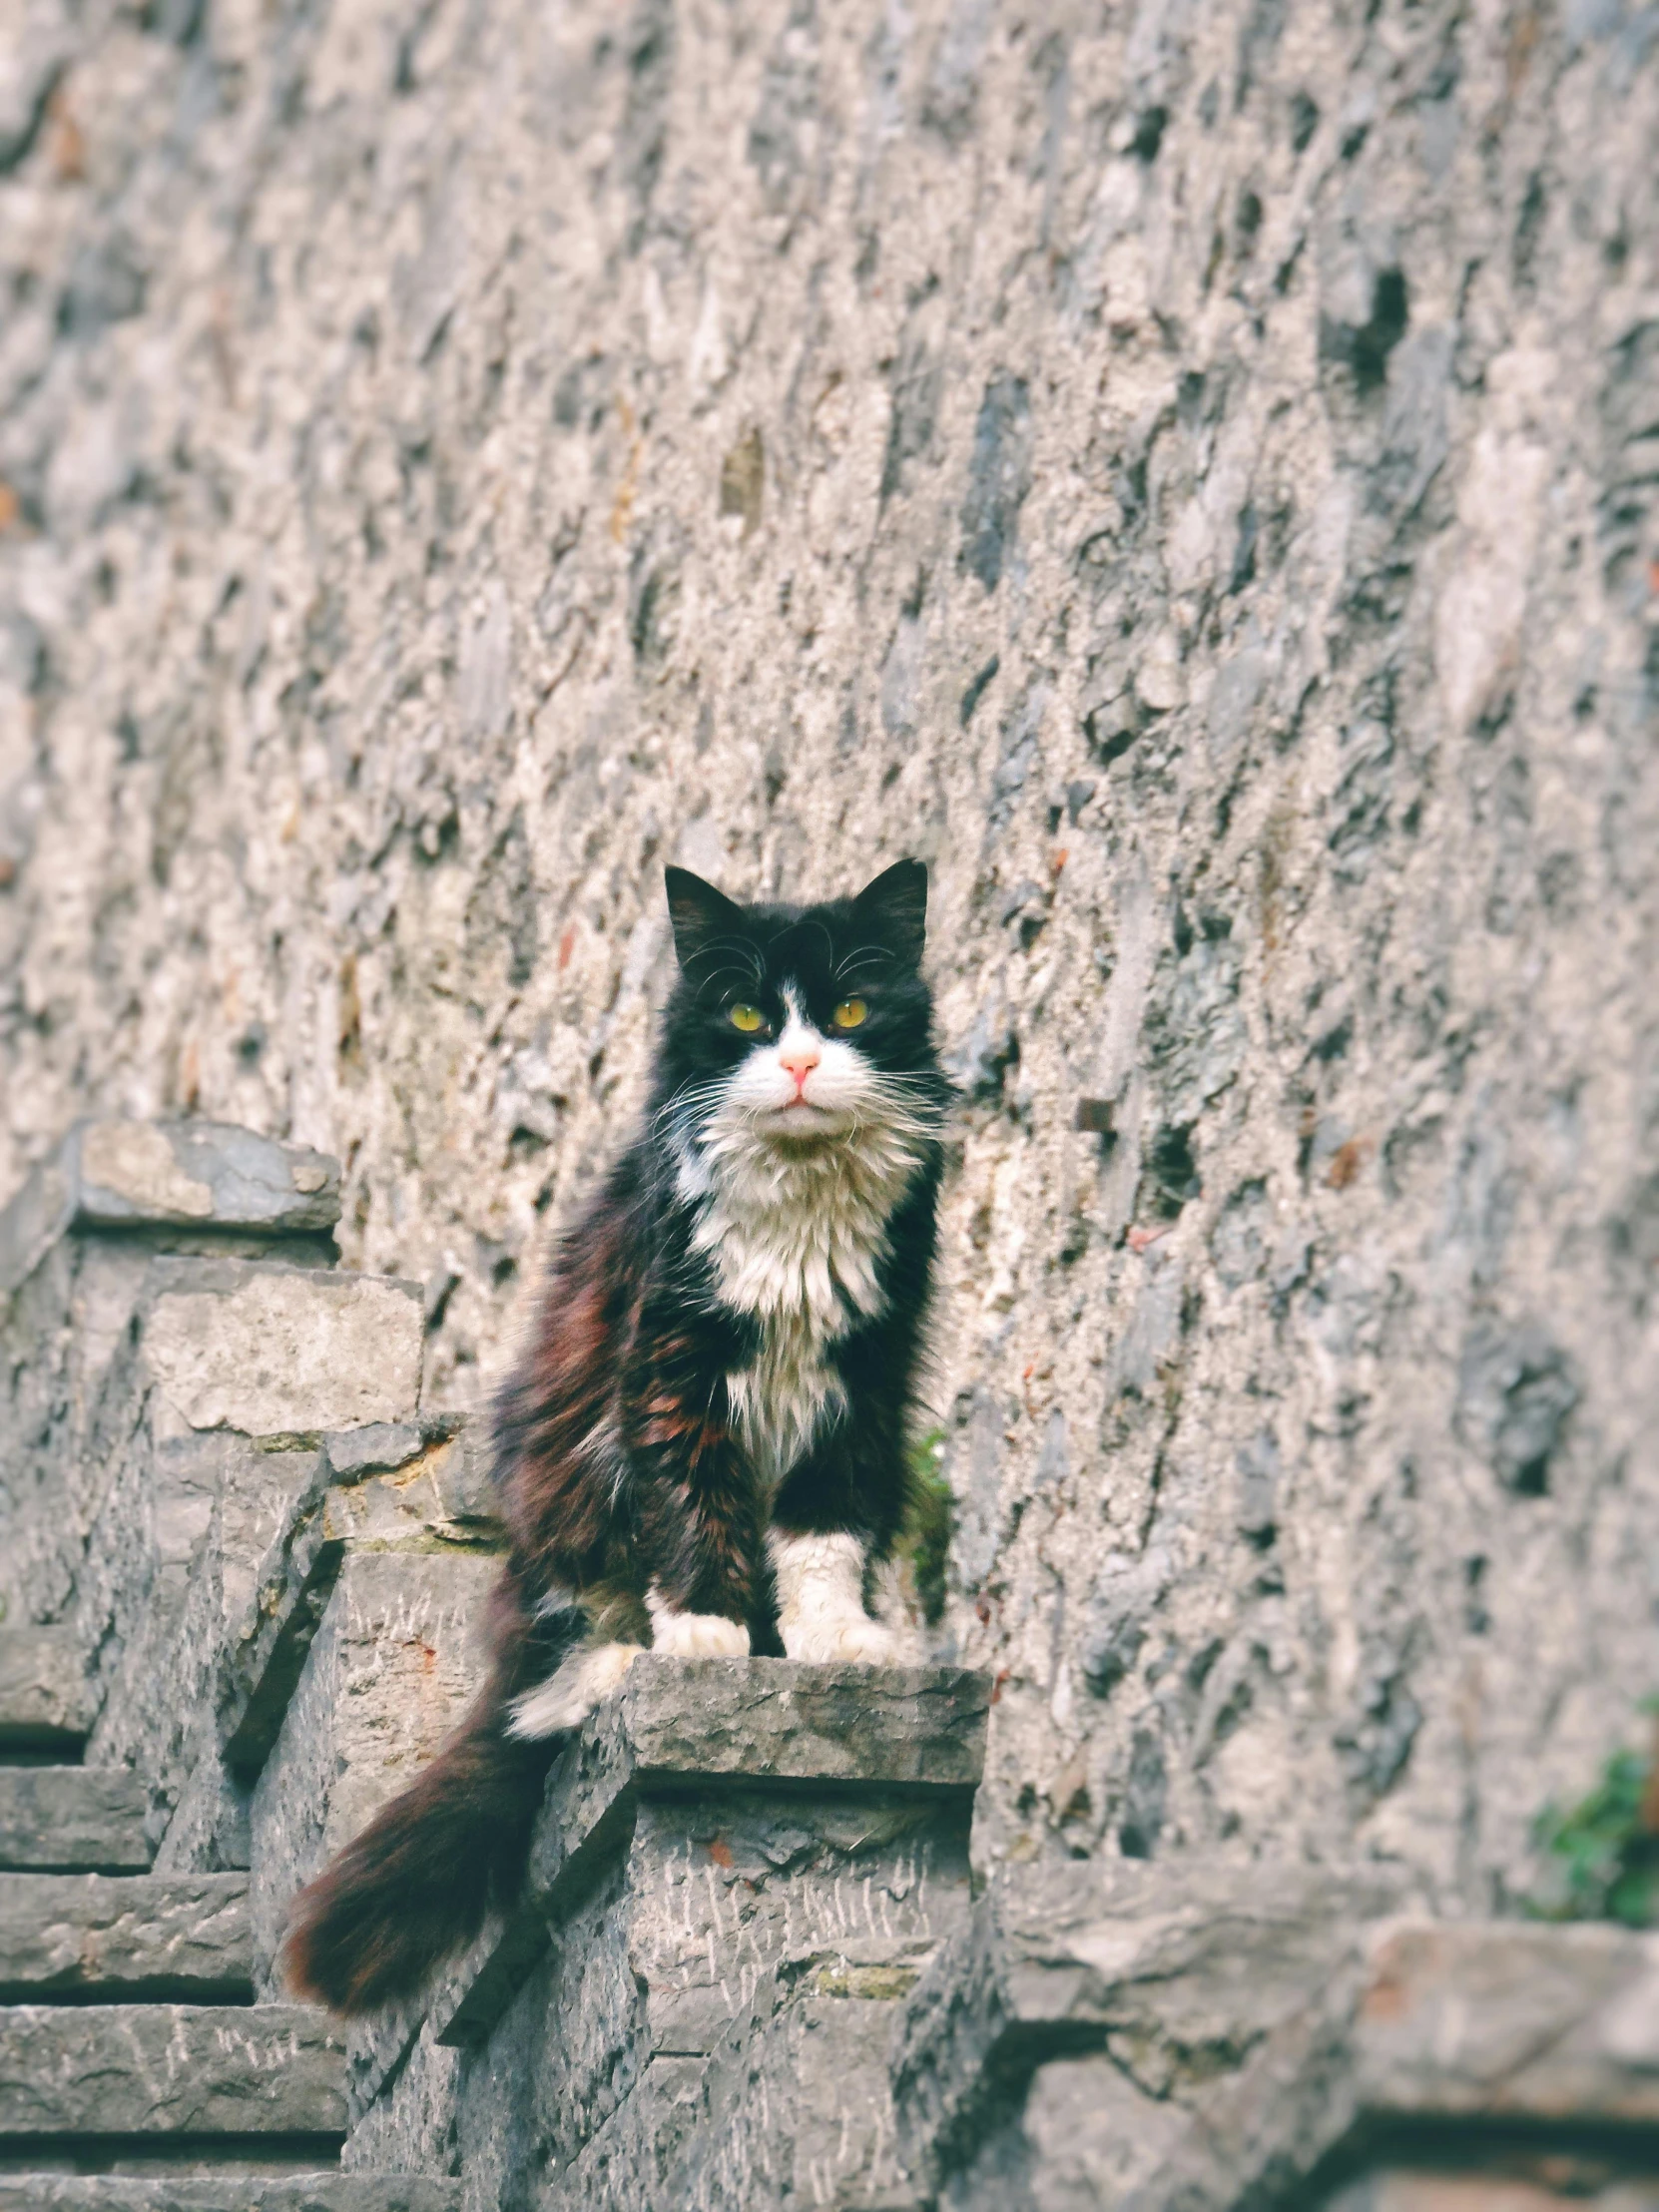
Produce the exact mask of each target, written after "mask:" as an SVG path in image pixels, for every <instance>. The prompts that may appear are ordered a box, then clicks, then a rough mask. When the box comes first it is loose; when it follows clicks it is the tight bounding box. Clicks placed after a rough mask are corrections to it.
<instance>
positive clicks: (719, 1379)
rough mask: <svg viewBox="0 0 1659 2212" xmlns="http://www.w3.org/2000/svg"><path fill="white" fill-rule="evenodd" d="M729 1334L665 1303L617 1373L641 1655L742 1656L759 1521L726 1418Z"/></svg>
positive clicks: (748, 1475)
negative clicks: (644, 1578) (625, 1369)
mask: <svg viewBox="0 0 1659 2212" xmlns="http://www.w3.org/2000/svg"><path fill="white" fill-rule="evenodd" d="M729 1335H730V1333H729V1332H725V1331H722V1330H721V1329H720V1328H719V1327H718V1326H717V1325H714V1324H711V1323H710V1321H709V1320H708V1318H707V1317H705V1316H699V1315H695V1314H693V1315H688V1314H687V1313H686V1312H684V1311H683V1310H682V1308H681V1307H680V1305H679V1304H678V1303H677V1302H674V1301H665V1302H664V1304H663V1305H662V1306H661V1307H659V1308H656V1309H653V1310H649V1311H648V1312H647V1314H646V1316H645V1317H644V1318H643V1320H642V1324H641V1329H640V1336H639V1340H638V1342H637V1344H636V1347H635V1350H634V1358H633V1363H632V1366H631V1370H630V1373H629V1376H628V1388H627V1398H626V1407H625V1435H626V1440H627V1443H628V1446H629V1452H630V1457H631V1459H632V1461H633V1466H634V1471H635V1482H634V1485H633V1491H632V1504H633V1522H634V1533H635V1540H636V1543H637V1546H638V1550H639V1555H640V1560H641V1563H642V1565H643V1566H644V1567H645V1568H646V1570H647V1573H648V1574H649V1577H650V1579H649V1581H648V1583H647V1586H646V1596H645V1602H646V1607H647V1609H648V1611H649V1612H650V1615H651V1648H652V1649H653V1651H664V1652H670V1653H672V1654H674V1655H675V1656H676V1657H678V1658H682V1659H743V1658H747V1657H748V1655H749V1619H750V1615H751V1613H752V1612H753V1610H754V1605H755V1585H756V1577H757V1572H758V1569H759V1564H760V1514H759V1509H758V1505H757V1500H756V1492H755V1483H754V1478H753V1475H752V1473H751V1471H750V1467H749V1463H748V1461H747V1459H746V1457H745V1455H744V1452H743V1449H742V1447H741V1445H740V1444H739V1443H738V1441H737V1438H736V1437H735V1436H734V1435H733V1433H732V1429H731V1423H730V1420H729V1418H728V1408H727V1405H726V1398H725V1386H724V1381H723V1378H724V1375H725V1371H726V1369H727V1368H728V1367H729V1366H730V1364H731V1358H732V1346H731V1344H730V1342H729ZM711 1376H712V1378H713V1379H712V1380H711Z"/></svg>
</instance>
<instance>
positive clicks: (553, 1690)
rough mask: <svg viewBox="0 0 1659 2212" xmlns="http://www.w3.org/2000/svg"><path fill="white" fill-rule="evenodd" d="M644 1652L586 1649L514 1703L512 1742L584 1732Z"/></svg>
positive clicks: (639, 1647)
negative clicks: (592, 1715)
mask: <svg viewBox="0 0 1659 2212" xmlns="http://www.w3.org/2000/svg"><path fill="white" fill-rule="evenodd" d="M644 1649H645V1646H644V1645H643V1644H582V1645H579V1646H578V1648H577V1649H576V1650H575V1651H573V1652H572V1653H571V1654H570V1656H569V1658H567V1659H565V1660H563V1661H561V1663H560V1664H559V1665H558V1666H557V1667H555V1668H554V1670H553V1672H552V1673H551V1674H550V1675H549V1676H548V1678H547V1680H546V1681H545V1682H538V1683H537V1684H536V1686H535V1688H534V1689H533V1690H526V1691H525V1693H524V1695H523V1696H522V1697H518V1698H514V1700H513V1703H512V1717H511V1718H510V1720H509V1721H508V1723H507V1733H508V1735H509V1736H517V1737H520V1738H523V1739H528V1740H529V1741H531V1742H536V1741H538V1740H539V1739H540V1738H541V1737H543V1736H559V1735H562V1734H563V1733H564V1732H565V1731H566V1730H567V1729H571V1728H580V1727H581V1725H582V1723H583V1722H584V1721H585V1720H586V1719H587V1717H588V1715H589V1714H590V1713H591V1712H592V1711H593V1710H594V1708H595V1707H596V1706H598V1705H603V1704H604V1702H605V1700H606V1699H607V1698H608V1697H609V1696H610V1694H611V1692H612V1691H613V1690H614V1689H615V1688H616V1687H617V1685H618V1684H619V1683H620V1682H621V1680H622V1678H623V1676H624V1675H625V1674H626V1673H627V1672H628V1669H629V1668H630V1667H631V1666H632V1665H633V1664H634V1661H635V1660H636V1659H637V1658H638V1657H639V1655H640V1653H641V1652H642V1651H643V1650H644Z"/></svg>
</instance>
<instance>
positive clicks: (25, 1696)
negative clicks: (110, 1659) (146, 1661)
mask: <svg viewBox="0 0 1659 2212" xmlns="http://www.w3.org/2000/svg"><path fill="white" fill-rule="evenodd" d="M94 1718H95V1713H94V1705H93V1689H92V1684H91V1682H90V1681H89V1680H88V1678H87V1670H86V1661H85V1657H84V1655H83V1653H82V1650H81V1641H80V1638H79V1637H78V1636H77V1635H76V1634H75V1633H74V1631H73V1630H72V1629H68V1628H26V1627H19V1628H0V1746H4V1747H5V1748H6V1749H7V1750H25V1749H27V1750H50V1749H52V1748H54V1747H62V1746H68V1745H71V1744H79V1743H81V1742H82V1741H83V1740H84V1739H85V1738H86V1737H87V1736H88V1735H89V1734H90V1733H91V1730H92V1723H93V1720H94Z"/></svg>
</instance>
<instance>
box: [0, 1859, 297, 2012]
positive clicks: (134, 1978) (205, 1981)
mask: <svg viewBox="0 0 1659 2212" xmlns="http://www.w3.org/2000/svg"><path fill="white" fill-rule="evenodd" d="M253 1979H254V1949H253V1939H252V1936H251V1935H250V1933H249V1924H248V1879H247V1877H246V1876H245V1875H236V1874H230V1875H172V1876H162V1875H152V1876H148V1877H138V1878H131V1877H129V1878H128V1879H126V1880H110V1879H107V1878H106V1877H104V1876H102V1875H81V1876H71V1875H58V1876H53V1875H40V1874H19V1875H0V1993H3V1998H4V2001H7V2002H12V2003H16V2002H20V2001H28V2002H36V2001H39V2002H49V2003H60V2002H63V2001H64V2000H65V1999H70V2000H83V1999H96V1998H99V1997H104V1998H111V1999H113V1998H123V1997H124V1998H132V1997H138V1996H144V1997H154V1998H168V1997H181V1998H182V1997H189V1998H190V1999H191V2000H192V2001H193V2002H196V2003H202V2004H211V2003H213V2002H215V2001H216V2000H223V1999H228V1998H235V1997H239V1996H245V1995H249V1994H251V1993H252V1989H253Z"/></svg>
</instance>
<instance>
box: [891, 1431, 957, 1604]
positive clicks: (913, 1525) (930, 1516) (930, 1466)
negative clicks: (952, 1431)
mask: <svg viewBox="0 0 1659 2212" xmlns="http://www.w3.org/2000/svg"><path fill="white" fill-rule="evenodd" d="M943 1458H944V1430H943V1429H942V1428H934V1429H931V1430H929V1432H928V1433H927V1434H926V1435H925V1436H921V1437H918V1439H917V1440H916V1442H915V1443H914V1444H912V1445H911V1447H910V1463H909V1490H910V1498H909V1510H908V1512H907V1513H906V1515H905V1522H904V1534H903V1535H902V1536H901V1537H900V1538H899V1542H898V1552H899V1556H900V1557H901V1558H906V1559H908V1561H909V1563H910V1574H911V1577H912V1579H913V1580H914V1583H915V1592H916V1602H917V1603H918V1604H919V1605H920V1607H921V1613H922V1618H923V1619H924V1620H925V1621H926V1623H927V1625H928V1627H929V1628H936V1627H937V1626H938V1624H939V1622H940V1620H941V1619H942V1618H943V1616H944V1597H945V1570H946V1568H947V1566H948V1564H949V1559H950V1536H951V1531H952V1529H953V1527H954V1525H955V1514H954V1508H953V1504H952V1500H951V1495H950V1484H949V1483H948V1482H947V1481H946V1480H945V1478H944V1471H943V1468H942V1465H941V1461H942V1460H943Z"/></svg>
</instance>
